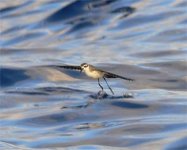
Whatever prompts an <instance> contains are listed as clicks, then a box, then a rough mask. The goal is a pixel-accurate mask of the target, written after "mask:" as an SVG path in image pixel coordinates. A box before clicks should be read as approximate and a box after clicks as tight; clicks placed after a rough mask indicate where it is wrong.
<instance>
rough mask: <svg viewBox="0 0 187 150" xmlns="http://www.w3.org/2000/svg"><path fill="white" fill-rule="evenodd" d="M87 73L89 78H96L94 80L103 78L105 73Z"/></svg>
mask: <svg viewBox="0 0 187 150" xmlns="http://www.w3.org/2000/svg"><path fill="white" fill-rule="evenodd" d="M85 73H86V75H87V76H89V77H91V78H94V79H98V78H101V77H103V73H102V72H100V71H89V70H85Z"/></svg>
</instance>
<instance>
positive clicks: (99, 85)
mask: <svg viewBox="0 0 187 150" xmlns="http://www.w3.org/2000/svg"><path fill="white" fill-rule="evenodd" d="M98 84H99V86H100V88H101V89H102V91H103V87H102V86H101V84H100V82H99V78H98Z"/></svg>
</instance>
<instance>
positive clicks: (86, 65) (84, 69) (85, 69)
mask: <svg viewBox="0 0 187 150" xmlns="http://www.w3.org/2000/svg"><path fill="white" fill-rule="evenodd" d="M81 69H82V70H81V71H82V72H86V71H88V70H89V65H88V64H87V63H83V64H81Z"/></svg>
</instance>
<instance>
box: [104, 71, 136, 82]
mask: <svg viewBox="0 0 187 150" xmlns="http://www.w3.org/2000/svg"><path fill="white" fill-rule="evenodd" d="M104 73H105V74H104V77H105V78H121V79H124V80H128V81H134V79H130V78H126V77H122V76H119V75H117V74H114V73H110V72H106V71H104Z"/></svg>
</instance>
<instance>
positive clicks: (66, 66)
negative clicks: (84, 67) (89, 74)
mask: <svg viewBox="0 0 187 150" xmlns="http://www.w3.org/2000/svg"><path fill="white" fill-rule="evenodd" d="M50 67H55V68H64V69H71V70H78V71H81V67H80V66H69V65H64V66H56V65H51V66H50Z"/></svg>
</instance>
